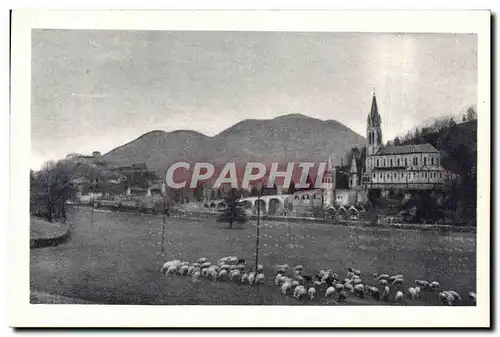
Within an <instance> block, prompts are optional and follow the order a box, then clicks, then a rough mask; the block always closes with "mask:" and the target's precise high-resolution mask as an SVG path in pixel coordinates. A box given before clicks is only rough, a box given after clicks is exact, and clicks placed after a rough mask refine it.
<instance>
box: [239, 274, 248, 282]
mask: <svg viewBox="0 0 500 337" xmlns="http://www.w3.org/2000/svg"><path fill="white" fill-rule="evenodd" d="M240 282H241V283H245V282H248V274H247V273H244V274H243V275H241V279H240Z"/></svg>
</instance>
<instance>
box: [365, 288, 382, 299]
mask: <svg viewBox="0 0 500 337" xmlns="http://www.w3.org/2000/svg"><path fill="white" fill-rule="evenodd" d="M366 290H368V294H370V295H371V296H372V297H373V298H375V299H377V300H378V299H380V290H379V289H378V288H377V287H373V286H369V285H367V286H366Z"/></svg>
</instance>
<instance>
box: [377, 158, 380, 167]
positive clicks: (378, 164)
mask: <svg viewBox="0 0 500 337" xmlns="http://www.w3.org/2000/svg"><path fill="white" fill-rule="evenodd" d="M379 166H380V162H379V160H378V159H377V167H379Z"/></svg>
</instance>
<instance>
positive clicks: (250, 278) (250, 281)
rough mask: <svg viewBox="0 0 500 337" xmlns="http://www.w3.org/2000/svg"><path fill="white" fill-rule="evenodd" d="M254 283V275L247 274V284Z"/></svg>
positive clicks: (252, 273)
mask: <svg viewBox="0 0 500 337" xmlns="http://www.w3.org/2000/svg"><path fill="white" fill-rule="evenodd" d="M254 281H255V273H254V272H251V273H250V274H248V284H250V285H252V284H253V283H254Z"/></svg>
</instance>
